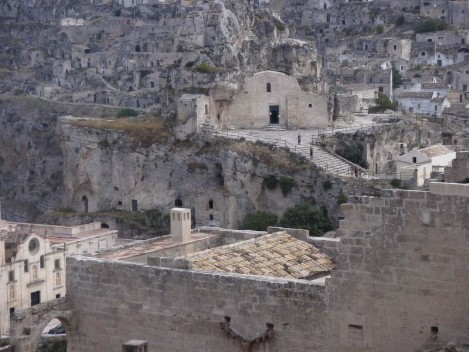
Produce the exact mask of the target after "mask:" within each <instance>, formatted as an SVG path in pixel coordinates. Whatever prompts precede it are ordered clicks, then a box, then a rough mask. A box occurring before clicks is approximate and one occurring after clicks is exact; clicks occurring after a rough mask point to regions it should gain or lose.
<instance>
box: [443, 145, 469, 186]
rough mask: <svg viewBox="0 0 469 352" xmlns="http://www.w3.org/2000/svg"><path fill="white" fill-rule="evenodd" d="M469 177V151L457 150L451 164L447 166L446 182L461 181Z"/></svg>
mask: <svg viewBox="0 0 469 352" xmlns="http://www.w3.org/2000/svg"><path fill="white" fill-rule="evenodd" d="M466 178H469V152H457V153H456V159H454V160H453V163H452V165H451V166H447V167H445V181H446V182H461V181H463V180H465V179H466Z"/></svg>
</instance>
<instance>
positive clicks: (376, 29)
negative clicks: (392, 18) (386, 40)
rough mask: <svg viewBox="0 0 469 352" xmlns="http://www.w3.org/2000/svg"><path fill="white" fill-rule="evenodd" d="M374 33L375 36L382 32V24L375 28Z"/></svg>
mask: <svg viewBox="0 0 469 352" xmlns="http://www.w3.org/2000/svg"><path fill="white" fill-rule="evenodd" d="M375 31H376V33H377V34H381V33H383V32H384V26H383V25H382V24H378V25H377V26H376V27H375Z"/></svg>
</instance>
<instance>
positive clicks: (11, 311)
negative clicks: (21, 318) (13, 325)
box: [10, 307, 15, 315]
mask: <svg viewBox="0 0 469 352" xmlns="http://www.w3.org/2000/svg"><path fill="white" fill-rule="evenodd" d="M13 314H15V307H11V308H10V315H13Z"/></svg>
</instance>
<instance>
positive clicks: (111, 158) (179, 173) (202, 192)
mask: <svg viewBox="0 0 469 352" xmlns="http://www.w3.org/2000/svg"><path fill="white" fill-rule="evenodd" d="M59 131H60V135H61V137H60V140H61V149H62V151H63V158H64V165H63V170H64V203H63V204H64V206H65V207H71V208H73V209H74V210H75V211H81V212H83V211H85V210H88V211H98V210H107V209H116V210H126V211H132V210H133V211H136V210H140V209H153V208H158V209H161V210H162V211H163V212H169V209H170V208H171V207H174V206H175V205H178V206H183V207H188V208H191V209H192V211H193V213H194V214H193V215H194V217H195V219H196V223H197V224H198V225H219V226H224V227H229V228H238V227H240V226H242V222H243V219H244V217H245V215H246V214H248V213H254V212H255V211H257V210H268V211H271V212H274V213H276V214H278V215H279V216H281V215H282V214H283V213H284V212H285V210H286V209H287V208H289V207H292V206H294V205H295V204H298V203H301V202H302V201H308V202H311V201H312V200H314V201H316V202H317V203H318V205H320V206H325V207H326V208H327V209H328V211H329V213H330V214H331V215H332V216H333V217H335V218H337V210H338V209H337V208H338V204H337V196H338V194H339V193H340V190H341V188H342V183H341V182H340V181H339V180H335V179H330V181H331V186H332V187H331V188H330V189H324V187H323V183H324V181H325V180H326V179H328V178H327V177H326V176H324V175H322V174H321V173H320V172H319V171H318V170H317V169H315V168H314V167H311V166H309V165H308V164H307V163H306V162H303V161H302V160H298V159H295V158H294V157H293V156H292V155H290V154H288V153H287V152H285V151H282V150H273V149H270V148H269V147H267V146H262V145H253V144H250V143H246V142H234V141H227V140H222V139H212V138H210V137H206V138H202V139H201V137H200V136H195V137H194V138H193V139H191V140H188V141H185V142H171V141H164V140H162V141H161V143H155V144H152V145H151V146H149V147H142V145H141V143H140V142H139V141H138V139H137V140H136V139H135V138H134V139H132V138H130V137H129V136H128V135H126V134H123V133H122V132H119V131H116V130H107V129H106V130H103V129H94V128H89V127H82V126H74V125H73V121H69V120H64V121H62V123H61V124H60V127H59ZM271 175H274V176H275V177H276V178H277V179H280V178H281V177H282V176H283V177H285V178H288V179H290V180H292V181H293V184H294V186H293V187H292V188H291V190H290V191H289V192H288V193H287V194H286V195H284V194H283V193H282V191H281V190H280V186H278V187H277V188H276V189H274V190H269V189H268V188H267V187H266V186H265V180H266V178H268V177H269V176H271Z"/></svg>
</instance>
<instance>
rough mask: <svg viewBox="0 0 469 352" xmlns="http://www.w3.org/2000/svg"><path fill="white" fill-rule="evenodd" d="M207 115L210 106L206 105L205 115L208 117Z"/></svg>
mask: <svg viewBox="0 0 469 352" xmlns="http://www.w3.org/2000/svg"><path fill="white" fill-rule="evenodd" d="M207 114H208V105H207V104H205V115H207Z"/></svg>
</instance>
